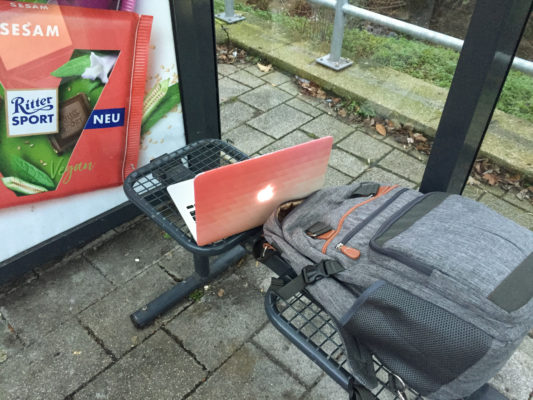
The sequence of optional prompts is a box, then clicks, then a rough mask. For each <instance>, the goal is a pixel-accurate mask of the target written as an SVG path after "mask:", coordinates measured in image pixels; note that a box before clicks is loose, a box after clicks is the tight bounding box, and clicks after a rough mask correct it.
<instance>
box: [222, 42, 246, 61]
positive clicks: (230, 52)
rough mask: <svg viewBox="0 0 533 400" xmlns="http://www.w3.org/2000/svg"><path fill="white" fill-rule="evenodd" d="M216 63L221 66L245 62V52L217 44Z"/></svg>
mask: <svg viewBox="0 0 533 400" xmlns="http://www.w3.org/2000/svg"><path fill="white" fill-rule="evenodd" d="M217 61H218V62H219V63H221V64H235V63H236V62H239V63H244V62H246V51H244V50H242V49H238V48H236V47H232V48H229V47H228V46H227V45H226V44H217Z"/></svg>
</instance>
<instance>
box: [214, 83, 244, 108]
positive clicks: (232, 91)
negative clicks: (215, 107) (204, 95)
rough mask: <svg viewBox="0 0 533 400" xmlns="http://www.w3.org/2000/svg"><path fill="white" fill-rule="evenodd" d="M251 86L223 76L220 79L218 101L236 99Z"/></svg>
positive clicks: (221, 102) (224, 101)
mask: <svg viewBox="0 0 533 400" xmlns="http://www.w3.org/2000/svg"><path fill="white" fill-rule="evenodd" d="M249 90H250V88H249V87H248V86H246V85H243V84H242V83H239V82H237V81H234V80H233V79H230V78H227V77H225V78H222V79H220V80H219V81H218V101H219V103H220V104H223V103H226V102H228V101H230V102H231V101H234V100H236V99H237V97H239V96H240V95H241V94H243V93H246V92H247V91H249Z"/></svg>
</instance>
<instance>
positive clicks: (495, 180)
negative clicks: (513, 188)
mask: <svg viewBox="0 0 533 400" xmlns="http://www.w3.org/2000/svg"><path fill="white" fill-rule="evenodd" d="M483 179H485V180H486V181H487V182H488V184H489V185H490V186H494V185H496V184H497V183H498V181H499V179H498V177H497V176H496V175H493V174H491V173H488V172H485V173H484V174H483Z"/></svg>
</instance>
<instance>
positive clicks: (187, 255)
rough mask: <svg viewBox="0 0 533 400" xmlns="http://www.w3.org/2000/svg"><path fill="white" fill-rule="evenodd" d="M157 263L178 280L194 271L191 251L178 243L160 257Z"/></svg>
mask: <svg viewBox="0 0 533 400" xmlns="http://www.w3.org/2000/svg"><path fill="white" fill-rule="evenodd" d="M157 264H158V265H159V266H160V267H162V268H163V269H164V270H165V271H167V273H169V274H171V275H172V276H173V277H174V278H175V279H178V280H183V279H185V278H187V277H188V276H190V275H191V274H192V273H193V272H194V260H193V255H192V253H191V252H190V251H187V250H185V249H184V248H183V247H181V246H179V245H178V246H177V247H176V248H175V249H173V250H171V251H169V252H168V253H167V254H165V255H164V256H163V257H161V258H160V259H159V260H158V261H157Z"/></svg>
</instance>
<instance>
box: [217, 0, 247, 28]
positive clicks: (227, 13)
mask: <svg viewBox="0 0 533 400" xmlns="http://www.w3.org/2000/svg"><path fill="white" fill-rule="evenodd" d="M215 18H216V19H220V20H221V21H224V22H225V23H227V24H234V23H235V22H239V21H242V20H243V19H246V18H245V17H243V16H242V15H235V11H234V9H233V0H224V12H223V13H220V14H215Z"/></svg>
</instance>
